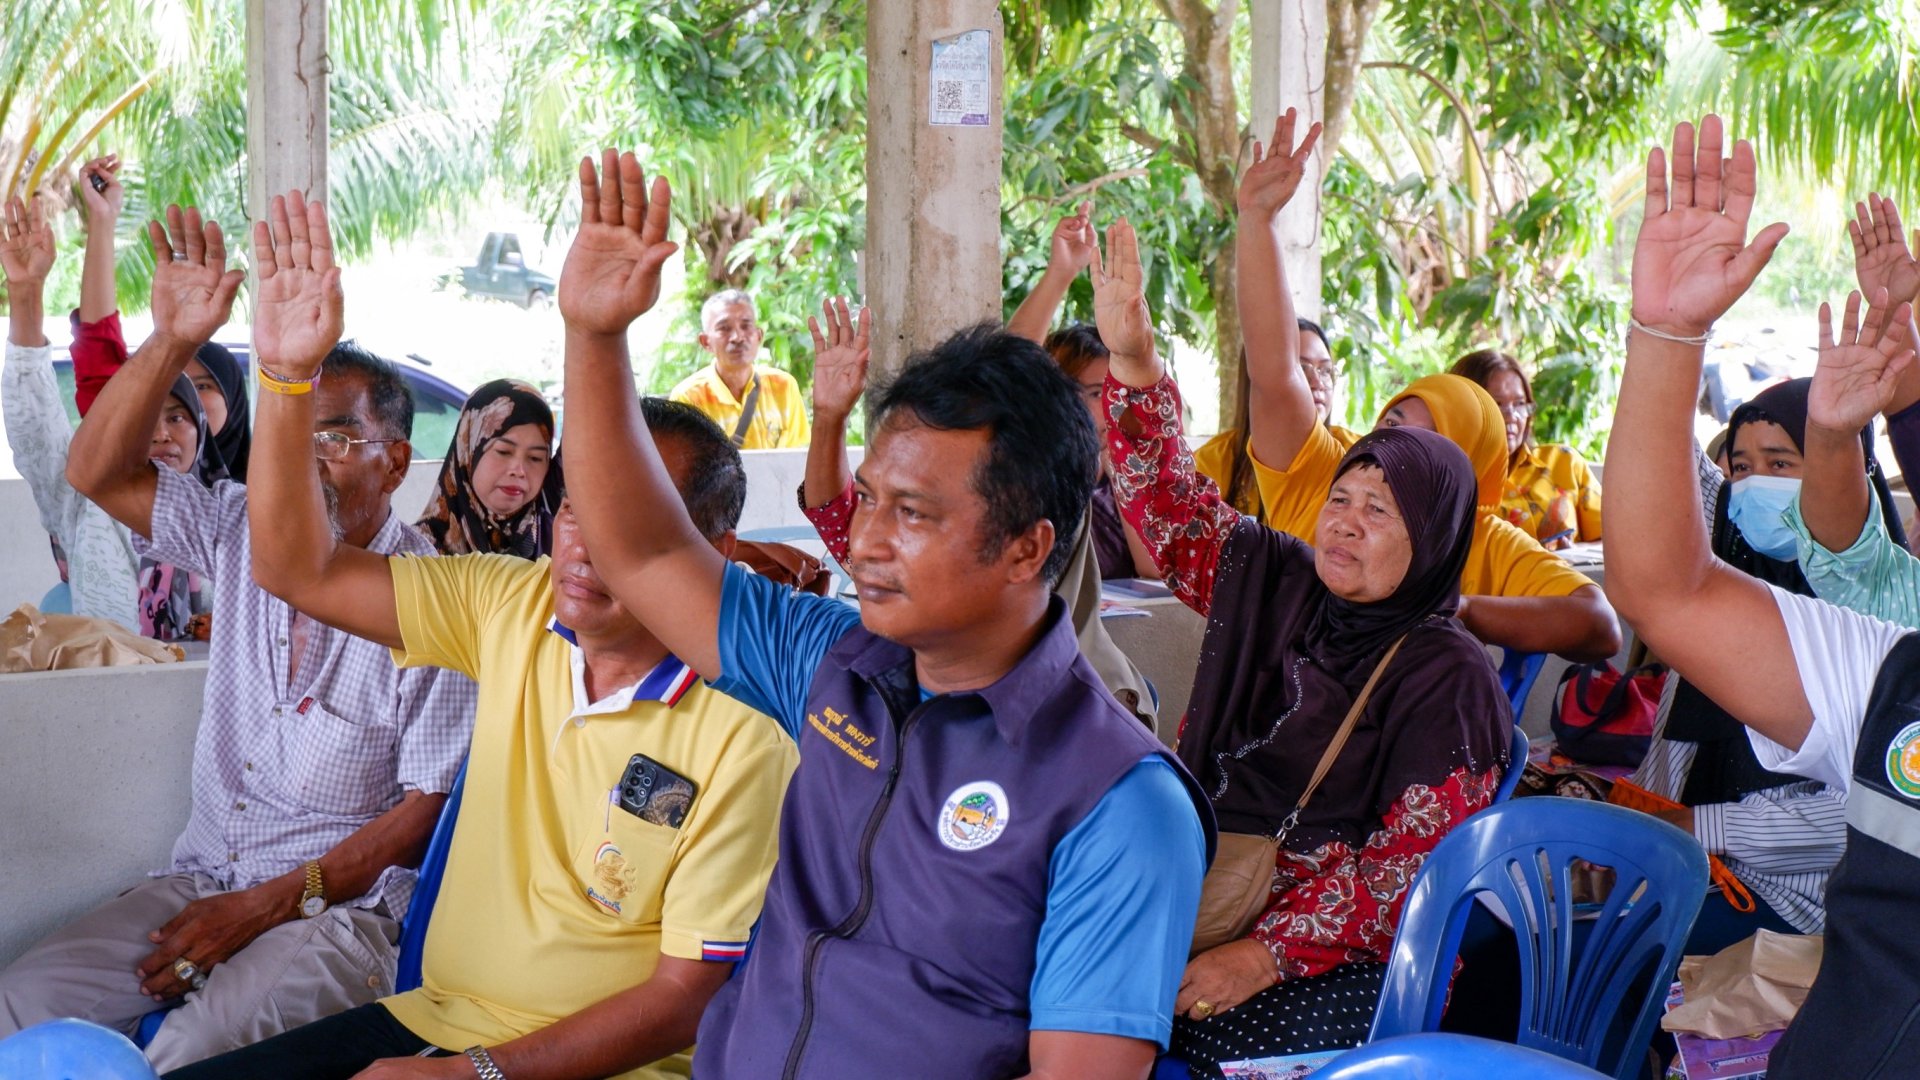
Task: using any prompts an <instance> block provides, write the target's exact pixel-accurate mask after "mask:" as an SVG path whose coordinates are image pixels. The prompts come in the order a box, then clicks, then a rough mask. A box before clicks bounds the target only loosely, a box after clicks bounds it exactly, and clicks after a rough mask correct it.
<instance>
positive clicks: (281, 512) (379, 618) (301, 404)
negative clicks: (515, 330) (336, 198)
mask: <svg viewBox="0 0 1920 1080" xmlns="http://www.w3.org/2000/svg"><path fill="white" fill-rule="evenodd" d="M268 217H269V221H263V222H256V223H255V224H254V226H253V262H254V265H255V266H258V267H259V268H260V293H259V297H258V298H257V299H256V301H255V303H254V315H253V348H254V356H255V357H256V358H257V360H258V362H259V364H260V369H261V371H262V372H263V376H262V378H261V380H260V391H261V393H260V402H259V405H258V406H257V407H258V409H259V417H258V419H257V420H256V421H255V422H254V428H253V460H252V465H251V467H250V470H249V473H248V478H247V479H248V483H247V528H248V530H249V532H250V534H251V539H252V541H253V544H252V547H253V580H254V581H255V582H257V583H258V584H259V586H260V587H261V588H263V589H265V590H267V591H268V592H270V593H272V594H273V595H275V596H278V597H279V598H280V599H282V600H285V601H286V602H287V603H289V604H291V605H293V606H294V607H295V608H297V609H299V610H300V611H301V612H303V613H305V614H307V615H308V616H311V617H312V618H315V619H318V620H320V621H321V622H323V623H326V624H327V625H329V626H333V627H337V628H339V629H341V630H345V631H346V632H347V633H349V634H353V635H355V636H356V637H363V638H366V639H367V640H369V641H377V642H379V643H380V644H382V645H385V646H387V647H388V648H399V647H400V646H401V640H400V616H399V614H398V612H397V610H396V607H395V601H394V592H393V574H392V572H391V571H390V570H389V569H388V567H387V560H386V557H385V556H383V555H376V554H374V553H373V552H371V551H368V550H366V549H365V548H357V547H354V546H352V545H350V544H343V543H341V542H340V541H339V539H337V538H336V537H335V536H334V532H333V526H332V525H331V523H329V521H328V520H327V504H326V498H325V495H324V494H323V493H322V491H321V488H320V471H319V470H318V469H316V468H314V463H313V432H314V426H315V425H314V421H315V409H314V398H315V396H316V395H315V394H314V393H313V386H314V384H316V383H318V382H319V379H320V368H321V365H322V364H324V363H325V362H326V359H327V353H329V352H330V351H332V349H333V347H334V345H335V344H337V343H338V342H339V340H340V331H341V326H342V325H343V319H344V310H345V302H346V301H345V297H344V296H343V295H342V293H341V291H340V268H339V267H338V266H336V265H334V260H333V239H332V235H331V234H330V233H329V231H328V229H327V209H326V207H325V206H323V205H321V204H320V203H318V202H307V201H305V200H304V199H303V198H302V197H301V194H300V192H298V191H294V192H289V193H288V194H287V195H285V196H280V195H275V196H274V197H273V204H272V208H271V210H270V212H269V214H268ZM269 222H270V223H269Z"/></svg>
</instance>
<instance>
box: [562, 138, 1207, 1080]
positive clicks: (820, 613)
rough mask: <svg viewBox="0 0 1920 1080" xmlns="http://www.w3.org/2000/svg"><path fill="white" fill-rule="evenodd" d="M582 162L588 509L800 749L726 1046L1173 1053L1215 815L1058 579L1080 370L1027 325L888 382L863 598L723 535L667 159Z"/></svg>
mask: <svg viewBox="0 0 1920 1080" xmlns="http://www.w3.org/2000/svg"><path fill="white" fill-rule="evenodd" d="M602 177H604V183H603V182H602ZM580 186H581V198H582V201H583V213H582V218H583V221H582V224H581V228H580V234H579V237H578V238H577V239H576V240H575V241H574V245H573V250H572V251H571V252H570V253H569V254H568V256H567V263H566V269H565V270H564V271H563V273H562V277H561V287H560V309H561V314H562V315H563V316H564V317H565V319H566V323H567V339H566V362H567V373H566V381H567V428H566V439H567V442H568V445H569V446H571V447H573V448H574V449H573V451H572V452H571V453H569V454H568V456H567V468H568V480H569V484H570V486H571V488H572V491H573V493H574V499H575V506H576V508H577V509H578V512H579V515H580V520H581V525H582V527H583V529H585V530H586V533H587V536H588V537H589V543H591V544H592V545H593V548H594V551H595V556H596V562H597V564H598V565H599V566H600V567H601V571H602V573H603V574H604V575H605V577H606V581H607V584H608V586H609V587H610V588H611V589H612V590H613V592H614V594H615V596H616V597H618V598H620V600H621V601H622V602H623V603H626V604H629V605H631V609H632V610H633V611H634V612H635V613H636V614H637V615H639V616H640V617H641V619H642V620H643V621H645V622H646V623H647V625H648V627H649V628H650V629H651V630H653V632H654V633H655V634H656V635H658V636H659V638H660V639H661V640H662V641H663V642H665V643H666V644H667V645H668V647H669V648H670V649H672V650H673V652H674V654H675V655H676V656H679V657H682V658H683V659H685V660H686V662H687V663H689V664H691V665H692V666H693V667H694V669H695V670H697V671H699V672H700V673H701V674H702V675H704V676H706V677H707V678H708V679H710V680H712V682H713V684H714V685H715V686H716V687H717V688H719V689H721V690H722V691H725V692H726V693H729V694H732V695H734V696H736V697H738V698H740V699H741V700H743V701H746V702H749V703H752V704H753V705H755V706H756V707H757V708H759V709H761V710H762V711H763V712H766V713H767V714H768V715H770V716H773V717H774V718H776V719H777V720H778V721H779V722H780V723H781V724H782V725H783V726H784V727H785V728H786V730H787V731H788V732H789V733H791V734H792V735H793V736H794V738H795V739H796V740H797V741H798V743H799V747H800V767H799V770H798V771H797V772H796V773H795V774H794V778H793V782H792V785H791V786H790V787H789V789H788V793H787V801H786V804H785V807H784V808H783V810H782V820H781V828H780V855H779V863H778V865H777V866H776V868H775V870H774V879H773V883H772V885H771V886H770V887H769V889H768V893H767V902H766V906H765V908H764V911H763V916H762V919H761V922H760V927H759V933H758V937H757V939H756V941H755V944H754V952H753V958H752V961H751V962H750V963H748V964H747V965H746V967H745V968H744V969H743V970H742V971H740V972H739V973H738V974H737V975H736V977H735V978H734V979H732V980H731V981H730V982H729V983H728V984H727V985H726V986H725V987H724V988H722V990H721V991H720V993H719V995H718V996H717V997H716V998H715V999H714V1001H713V1004H712V1005H711V1006H709V1008H708V1010H707V1014H706V1017H705V1019H704V1020H703V1021H702V1023H701V1025H700V1038H699V1043H698V1048H697V1050H696V1052H695V1060H694V1068H695V1073H696V1075H698V1076H701V1077H703V1078H724V1077H738V1078H753V1080H759V1078H762V1077H775V1076H778V1077H833V1078H842V1077H849V1076H915V1077H923V1078H942V1077H954V1078H961V1077H966V1078H976V1077H1015V1076H1035V1077H1065V1076H1076V1077H1078V1076H1100V1077H1136V1078H1137V1077H1144V1076H1146V1075H1147V1072H1148V1070H1149V1069H1150V1068H1151V1065H1152V1061H1153V1058H1154V1055H1155V1052H1156V1049H1157V1048H1159V1047H1163V1046H1165V1044H1166V1041H1167V1038H1168V1035H1169V1031H1170V1019H1171V1014H1172V1009H1173V1002H1174V997H1175V994H1176V992H1177V990H1178V988H1179V981H1180V975H1181V971H1182V969H1183V968H1184V966H1185V961H1186V954H1187V946H1188V944H1189V942H1190V940H1191V938H1192V933H1193V921H1194V914H1195V909H1196V907H1197V905H1198V901H1199V895H1200V882H1201V878H1202V877H1203V876H1204V873H1205V867H1206V860H1207V858H1208V855H1209V852H1208V848H1209V846H1210V843H1211V835H1212V819H1211V814H1210V813H1209V811H1208V810H1207V804H1206V800H1205V799H1204V798H1202V797H1201V796H1200V795H1199V793H1198V792H1197V791H1196V790H1195V789H1194V788H1193V785H1192V781H1191V779H1190V778H1188V777H1187V774H1186V773H1185V772H1184V771H1183V770H1181V769H1180V767H1179V765H1178V764H1177V763H1175V762H1174V761H1173V759H1172V758H1171V757H1170V756H1169V755H1168V754H1167V753H1166V752H1165V749H1164V748H1163V747H1162V746H1161V745H1160V744H1159V743H1157V742H1156V741H1154V739H1153V737H1152V736H1151V735H1150V734H1149V733H1148V732H1147V729H1146V728H1144V727H1142V726H1141V724H1140V722H1139V721H1138V720H1136V719H1134V718H1133V717H1132V716H1131V715H1130V714H1129V713H1128V712H1127V711H1126V710H1125V709H1123V708H1122V707H1121V706H1120V705H1119V703H1118V702H1116V701H1115V700H1114V699H1113V697H1112V696H1111V695H1110V694H1108V693H1107V691H1106V689H1105V688H1104V687H1103V686H1102V684H1101V682H1100V680H1099V678H1098V677H1097V676H1095V675H1094V673H1093V670H1092V669H1091V668H1090V667H1089V666H1088V665H1087V662H1086V661H1085V660H1084V659H1082V658H1081V656H1080V654H1079V650H1078V648H1077V647H1076V645H1075V640H1074V634H1073V627H1072V625H1071V622H1070V621H1069V620H1068V619H1067V618H1066V612H1065V610H1064V608H1063V606H1062V605H1061V604H1059V603H1058V602H1056V601H1054V600H1053V599H1052V597H1051V594H1050V588H1051V583H1052V579H1053V577H1055V576H1057V575H1058V574H1059V573H1060V571H1061V569H1062V567H1063V566H1064V565H1065V561H1066V558H1067V556H1068V554H1069V549H1070V547H1071V544H1072V541H1073V529H1074V528H1075V527H1076V526H1077V524H1078V523H1079V521H1080V520H1081V518H1082V516H1083V514H1084V513H1085V510H1086V503H1087V498H1088V494H1089V492H1090V491H1091V489H1092V486H1093V481H1094V476H1095V472H1096V469H1097V468H1098V461H1099V449H1098V446H1097V444H1096V442H1095V437H1094V432H1093V424H1092V421H1091V419H1090V418H1089V417H1088V415H1087V412H1086V410H1085V408H1084V407H1082V406H1081V405H1080V404H1079V400H1078V397H1077V395H1076V392H1075V389H1074V386H1073V384H1072V383H1071V382H1070V381H1068V380H1067V378H1066V377H1065V376H1064V375H1061V374H1060V372H1059V370H1058V369H1057V368H1056V367H1055V366H1054V365H1053V364H1052V363H1051V362H1050V361H1049V360H1048V358H1047V355H1046V353H1045V352H1043V351H1041V350H1040V349H1039V348H1038V347H1037V346H1035V345H1034V344H1033V343H1032V342H1029V341H1025V340H1023V339H1019V338H1015V337H1012V336H1011V335H1008V334H1006V333H1004V332H1002V331H1000V330H998V329H988V328H979V329H975V330H969V331H963V332H962V333H960V334H957V335H955V336H954V337H953V338H951V339H949V340H948V341H947V342H945V343H944V344H942V345H940V346H939V347H937V348H936V349H934V350H932V351H931V352H930V353H928V354H924V355H921V356H918V357H915V358H914V359H913V360H911V361H909V362H908V363H907V365H906V366H905V368H904V369H903V370H902V371H901V372H900V373H899V374H898V375H897V376H896V378H895V379H894V381H893V382H892V383H891V384H889V385H887V386H885V387H882V388H877V389H875V390H874V391H873V393H872V395H871V396H870V398H869V401H870V404H869V407H868V411H869V416H870V424H871V431H872V439H871V441H870V445H869V449H868V453H867V457H866V460H865V462H863V463H862V465H861V467H860V470H859V472H858V475H857V476H856V479H855V484H856V489H857V498H858V508H857V509H856V511H855V517H854V520H853V528H852V545H851V556H850V558H849V560H848V568H849V571H850V572H851V573H852V575H853V578H854V581H855V583H856V584H857V585H858V587H859V591H860V607H859V609H858V611H857V612H856V611H855V609H854V608H852V607H849V606H847V605H844V604H841V603H839V602H837V601H832V600H823V599H820V598H817V597H810V596H806V595H804V594H799V593H795V592H792V591H789V590H785V589H782V588H780V587H778V586H775V585H772V584H770V583H769V584H767V585H765V586H764V587H763V586H762V584H760V583H759V582H757V581H756V580H754V579H753V578H752V576H751V575H748V574H745V573H743V572H742V571H741V569H740V568H738V567H733V566H729V565H728V564H727V563H726V561H725V560H724V559H722V558H721V557H720V556H719V555H718V554H717V553H716V552H715V551H714V549H713V547H712V545H710V544H704V543H702V542H700V540H699V534H698V532H697V531H695V530H694V529H693V528H692V526H691V525H690V524H689V522H688V521H687V518H686V514H685V512H684V511H683V510H682V509H680V501H679V498H678V496H677V494H676V493H675V492H674V489H673V487H672V484H671V481H670V480H669V479H668V477H667V474H666V472H665V471H664V470H663V469H662V467H661V464H660V458H659V455H658V454H657V452H655V450H654V449H653V444H652V440H651V439H649V438H648V437H647V432H646V425H645V422H644V420H643V418H642V417H641V414H640V410H639V407H638V403H637V402H636V401H635V400H634V396H633V390H632V387H633V373H632V370H631V369H630V367H629V365H628V362H627V355H626V332H627V327H628V325H629V324H630V323H631V322H632V321H633V320H634V319H635V318H636V317H638V316H639V315H640V314H641V313H642V312H645V311H646V310H647V309H648V308H650V307H651V306H652V305H653V302H654V300H655V299H656V298H657V296H658V294H659V268H660V265H661V264H662V263H663V262H664V261H665V260H666V259H667V258H668V257H670V256H671V255H672V253H673V251H674V245H672V244H669V243H667V242H666V239H665V238H666V227H667V222H668V191H667V185H666V183H665V182H664V181H663V180H661V179H659V178H656V179H655V180H654V184H653V190H652V192H651V195H650V196H649V194H648V193H647V190H646V187H645V185H644V182H643V179H642V177H641V173H640V167H639V165H638V164H637V163H636V162H635V161H634V158H633V156H632V155H631V154H627V155H622V156H620V157H617V158H616V156H615V154H614V152H613V151H611V150H609V151H606V153H605V154H604V156H603V159H602V163H601V168H600V169H599V170H596V169H595V168H594V167H593V164H592V162H590V161H588V162H582V163H581V169H580Z"/></svg>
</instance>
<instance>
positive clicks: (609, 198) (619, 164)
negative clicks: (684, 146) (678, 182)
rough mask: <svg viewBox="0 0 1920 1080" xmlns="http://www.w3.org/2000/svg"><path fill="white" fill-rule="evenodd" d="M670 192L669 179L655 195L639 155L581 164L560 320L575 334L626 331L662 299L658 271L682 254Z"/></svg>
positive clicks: (656, 184)
mask: <svg viewBox="0 0 1920 1080" xmlns="http://www.w3.org/2000/svg"><path fill="white" fill-rule="evenodd" d="M671 210H672V192H671V191H670V189H669V188H668V186H667V181H666V178H665V177H659V176H656V177H654V179H653V191H652V194H651V195H649V194H648V192H647V187H646V179H645V177H644V176H643V175H642V174H641V171H640V163H639V162H638V161H637V160H636V159H635V158H634V156H633V154H631V153H626V154H615V152H614V151H612V150H606V151H603V152H602V155H601V163H600V168H599V169H598V170H596V169H595V168H594V165H593V161H592V159H586V158H583V159H582V160H581V162H580V217H581V220H580V232H579V234H578V235H576V236H575V237H574V239H573V247H571V248H570V249H568V251H567V261H566V264H565V265H564V266H563V267H562V268H561V270H560V314H561V315H562V316H563V317H565V319H566V321H567V325H568V327H570V328H573V329H578V330H584V331H587V332H589V333H595V334H621V333H625V332H626V329H627V327H628V326H629V325H631V324H632V323H633V320H635V319H637V318H639V317H640V316H641V315H644V314H646V313H647V311H648V310H650V309H651V308H652V307H653V305H654V303H655V302H656V301H657V300H659V298H660V268H661V266H662V265H664V264H665V263H666V261H667V260H668V259H669V258H671V257H672V256H673V253H674V252H676V251H678V250H679V245H677V244H672V243H669V242H668V241H667V225H668V222H669V221H670V220H671V216H670V215H671Z"/></svg>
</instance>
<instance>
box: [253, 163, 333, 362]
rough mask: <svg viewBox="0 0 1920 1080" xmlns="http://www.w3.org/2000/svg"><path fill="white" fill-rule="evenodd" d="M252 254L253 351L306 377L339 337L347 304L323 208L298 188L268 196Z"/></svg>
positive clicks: (255, 229) (258, 225)
mask: <svg viewBox="0 0 1920 1080" xmlns="http://www.w3.org/2000/svg"><path fill="white" fill-rule="evenodd" d="M253 258H254V264H255V265H256V266H258V267H259V271H260V286H259V290H258V293H257V295H256V296H255V298H254V310H253V347H254V351H255V353H256V355H257V356H258V357H259V359H260V363H261V365H262V366H263V367H266V368H269V369H271V370H272V371H274V372H275V373H277V374H279V375H283V376H286V377H288V378H293V379H310V378H313V377H314V376H315V375H317V374H318V373H319V371H320V365H321V363H322V362H323V361H325V360H326V358H327V353H329V352H331V351H332V350H333V347H334V346H335V345H337V344H339V342H340V332H341V327H342V323H343V319H344V315H345V308H346V303H345V298H344V297H343V296H342V295H341V291H340V268H339V267H338V266H336V265H334V261H333V237H332V234H331V233H330V232H329V231H328V228H327V209H326V207H325V206H323V205H321V204H320V203H319V202H307V201H306V200H305V199H304V198H302V197H301V194H300V192H298V191H291V192H288V193H287V194H286V195H285V196H284V197H282V196H279V195H276V196H274V198H273V205H272V209H271V211H270V213H269V220H268V221H266V222H255V223H254V226H253Z"/></svg>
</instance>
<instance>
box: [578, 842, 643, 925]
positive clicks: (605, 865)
mask: <svg viewBox="0 0 1920 1080" xmlns="http://www.w3.org/2000/svg"><path fill="white" fill-rule="evenodd" d="M632 891H633V867H631V866H629V865H627V857H626V856H625V855H623V854H621V852H620V847H619V845H617V844H615V843H614V842H613V841H611V840H608V841H606V842H604V843H602V844H601V845H600V850H598V851H596V852H594V853H593V884H592V885H589V886H587V899H589V900H592V901H593V902H594V903H596V904H599V905H600V906H601V907H603V908H606V909H607V910H608V911H611V912H613V913H614V914H615V915H618V914H620V903H621V901H623V900H625V899H626V898H627V894H628V893H630V892H632Z"/></svg>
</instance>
